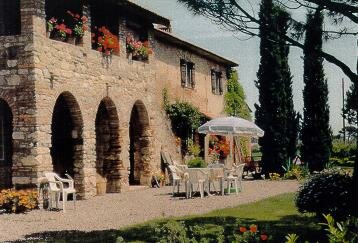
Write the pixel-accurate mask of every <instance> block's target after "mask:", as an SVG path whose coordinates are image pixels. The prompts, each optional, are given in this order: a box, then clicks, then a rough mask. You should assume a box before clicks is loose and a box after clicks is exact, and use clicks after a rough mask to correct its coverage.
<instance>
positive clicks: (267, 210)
mask: <svg viewBox="0 0 358 243" xmlns="http://www.w3.org/2000/svg"><path fill="white" fill-rule="evenodd" d="M203 203H205V200H203ZM168 220H169V219H157V220H152V221H149V222H146V223H143V224H139V225H135V226H131V227H128V228H124V229H120V230H118V231H94V232H78V231H66V232H63V231H62V232H48V233H46V234H45V235H46V236H45V237H44V235H43V234H42V236H41V237H40V238H42V239H43V240H42V241H41V242H45V241H46V242H98V241H101V242H116V238H117V236H122V237H123V238H124V239H125V242H154V241H155V240H156V239H157V238H156V237H157V235H156V234H158V233H157V232H156V231H155V229H156V228H158V227H160V226H161V225H162V224H164V223H166V222H167V221H168ZM170 220H175V221H181V222H183V223H184V225H185V227H186V228H187V229H190V228H191V227H193V226H195V225H201V226H204V227H207V229H208V231H210V230H209V229H212V230H214V231H215V230H217V229H218V227H219V228H223V229H224V235H225V236H226V237H227V236H229V235H232V234H233V232H237V229H238V226H246V227H248V226H250V225H251V224H256V225H258V230H259V231H265V232H267V233H268V234H269V235H270V237H271V238H270V242H284V241H285V240H284V237H285V235H287V234H288V233H296V234H298V235H299V236H300V239H302V240H303V239H306V240H308V241H309V242H325V239H324V238H323V237H322V235H324V233H323V232H322V231H321V229H320V226H319V225H318V222H317V221H316V219H315V218H314V217H312V216H309V215H302V214H300V213H299V212H297V210H296V208H295V206H294V194H292V193H288V194H283V195H279V196H275V197H271V198H268V199H265V200H262V201H258V202H255V203H250V204H245V205H240V206H238V207H233V208H226V209H221V210H215V211H212V212H210V213H207V214H204V215H200V216H185V217H178V218H171V219H170ZM208 234H210V232H209V233H208ZM32 237H36V236H34V235H33V236H32ZM37 237H39V235H38V236H37ZM44 239H46V240H45V241H44ZM226 241H228V242H229V240H228V238H227V239H226Z"/></svg>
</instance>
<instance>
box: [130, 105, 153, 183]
mask: <svg viewBox="0 0 358 243" xmlns="http://www.w3.org/2000/svg"><path fill="white" fill-rule="evenodd" d="M151 138H152V132H151V129H150V124H149V116H148V112H147V109H146V107H145V105H144V103H143V102H142V101H140V100H137V101H136V102H135V103H134V105H133V108H132V112H131V117H130V122H129V139H130V148H129V161H130V173H129V184H130V185H146V184H149V183H150V179H151V178H150V175H151V171H150V161H151V158H152V152H151V151H152V150H151V147H150V146H151Z"/></svg>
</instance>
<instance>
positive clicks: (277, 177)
mask: <svg viewBox="0 0 358 243" xmlns="http://www.w3.org/2000/svg"><path fill="white" fill-rule="evenodd" d="M269 177H270V180H271V181H279V180H281V175H280V174H278V173H269Z"/></svg>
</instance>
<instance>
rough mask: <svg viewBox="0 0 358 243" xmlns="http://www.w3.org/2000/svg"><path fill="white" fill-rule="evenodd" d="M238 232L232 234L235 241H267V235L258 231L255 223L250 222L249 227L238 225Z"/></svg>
mask: <svg viewBox="0 0 358 243" xmlns="http://www.w3.org/2000/svg"><path fill="white" fill-rule="evenodd" d="M238 231H239V232H238V233H236V234H234V237H235V242H237V243H255V242H267V241H268V239H269V236H268V235H267V233H266V232H260V231H259V230H258V227H257V225H255V224H252V225H250V227H248V228H247V227H245V226H240V224H239V230H238Z"/></svg>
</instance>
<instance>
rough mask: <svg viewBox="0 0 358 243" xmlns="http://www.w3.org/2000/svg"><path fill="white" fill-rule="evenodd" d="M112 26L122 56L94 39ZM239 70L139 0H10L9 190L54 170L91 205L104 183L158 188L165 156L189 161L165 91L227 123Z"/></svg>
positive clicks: (2, 61)
mask: <svg viewBox="0 0 358 243" xmlns="http://www.w3.org/2000/svg"><path fill="white" fill-rule="evenodd" d="M77 14H78V15H77ZM68 15H71V16H72V17H73V18H76V16H77V20H78V19H81V20H82V23H83V24H84V25H83V26H82V30H83V31H84V32H83V36H79V37H78V36H77V37H76V38H75V39H74V40H73V38H70V36H71V32H72V31H68V29H69V28H70V26H69V25H67V27H68V29H66V28H64V26H65V25H61V24H67V23H66V22H65V18H68ZM82 16H85V18H82ZM51 19H52V21H54V20H56V21H57V22H56V23H55V25H53V26H52V27H54V28H55V30H56V31H57V32H54V30H52V32H51V33H50V32H49V31H50V30H51V26H50V25H49V24H51ZM61 21H62V22H61ZM102 26H105V27H106V30H109V31H110V32H111V33H112V34H113V35H114V36H116V37H118V40H119V41H118V42H119V50H117V51H118V52H116V53H115V52H112V50H110V51H108V50H107V51H105V50H104V49H102V51H99V50H100V47H101V46H100V45H99V44H98V43H99V38H98V37H101V36H102V37H103V36H104V35H100V34H98V32H97V33H95V34H91V31H92V32H93V31H94V30H95V31H99V28H100V27H102ZM72 27H73V28H74V27H75V26H74V25H73V26H72ZM61 28H63V29H61ZM61 30H62V31H63V33H65V35H63V33H62V32H60V31H61ZM73 32H74V30H73ZM72 34H73V33H72ZM129 39H131V40H129ZM129 41H133V43H134V44H136V45H140V44H141V45H142V47H143V46H144V47H143V48H144V54H143V53H141V55H138V53H136V52H134V51H133V50H131V47H130V46H128V43H129ZM139 41H140V42H139ZM138 43H139V44H138ZM103 45H104V44H103ZM145 48H147V49H145ZM234 66H237V64H236V63H234V62H232V61H230V60H227V59H225V58H223V57H220V56H218V55H216V54H214V53H212V52H210V51H207V50H205V49H203V48H200V47H198V46H195V45H193V44H191V43H189V42H187V41H184V40H182V39H180V38H178V37H176V36H174V35H173V34H172V33H171V26H170V21H169V20H168V19H167V18H164V17H162V16H159V15H158V14H156V13H154V12H151V11H149V10H147V9H144V8H142V7H140V6H138V5H136V4H134V3H132V2H130V1H124V0H103V1H96V0H71V1H68V0H46V1H45V0H1V1H0V189H1V188H8V187H12V186H17V187H24V186H28V185H37V186H38V185H39V181H40V178H42V177H43V175H44V172H48V171H55V172H57V173H58V174H60V175H62V176H63V175H64V174H65V173H68V174H70V175H71V176H72V177H73V178H74V180H75V186H76V189H77V191H78V192H79V196H80V197H81V198H88V197H91V196H94V195H96V193H97V191H96V186H97V185H98V184H99V183H100V182H102V183H103V181H104V182H105V186H106V192H121V191H123V190H126V189H127V188H128V186H129V185H147V184H149V183H150V179H151V176H152V174H153V173H154V172H155V171H156V170H158V169H159V168H160V164H161V158H160V151H161V149H165V150H167V151H168V152H169V153H171V154H172V156H174V157H175V156H179V155H178V152H177V148H176V145H175V137H174V135H173V133H172V131H171V128H170V121H169V120H168V118H167V116H166V114H165V111H164V109H163V96H162V92H163V89H164V88H165V89H167V90H168V93H169V95H170V97H171V98H172V99H173V100H175V99H178V100H184V101H189V102H191V103H192V104H194V105H195V106H197V107H198V108H199V109H200V111H201V112H202V113H203V114H205V115H206V116H208V117H216V116H220V115H222V113H223V103H224V99H223V95H224V93H225V90H226V78H227V77H226V75H227V71H228V69H229V68H231V67H234Z"/></svg>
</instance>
